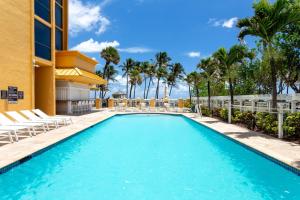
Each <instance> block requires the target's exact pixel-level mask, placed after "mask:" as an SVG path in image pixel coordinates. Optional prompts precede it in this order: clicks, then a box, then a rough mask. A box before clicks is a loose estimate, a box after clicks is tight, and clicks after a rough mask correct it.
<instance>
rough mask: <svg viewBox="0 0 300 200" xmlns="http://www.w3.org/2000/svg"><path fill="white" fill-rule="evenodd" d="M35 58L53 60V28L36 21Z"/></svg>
mask: <svg viewBox="0 0 300 200" xmlns="http://www.w3.org/2000/svg"><path fill="white" fill-rule="evenodd" d="M34 36H35V56H37V57H40V58H44V59H46V60H51V28H49V27H48V26H46V25H44V24H43V23H41V22H39V21H38V20H36V19H35V20H34Z"/></svg>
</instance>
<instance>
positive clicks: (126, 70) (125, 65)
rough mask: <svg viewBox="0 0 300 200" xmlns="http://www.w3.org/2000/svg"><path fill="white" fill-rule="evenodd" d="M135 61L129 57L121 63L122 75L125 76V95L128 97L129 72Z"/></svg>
mask: <svg viewBox="0 0 300 200" xmlns="http://www.w3.org/2000/svg"><path fill="white" fill-rule="evenodd" d="M134 64H135V61H134V60H133V59H131V58H128V59H126V61H125V62H124V63H123V65H121V66H120V67H121V68H122V71H123V77H125V76H126V97H127V98H128V82H129V72H130V70H131V69H132V68H133V66H134Z"/></svg>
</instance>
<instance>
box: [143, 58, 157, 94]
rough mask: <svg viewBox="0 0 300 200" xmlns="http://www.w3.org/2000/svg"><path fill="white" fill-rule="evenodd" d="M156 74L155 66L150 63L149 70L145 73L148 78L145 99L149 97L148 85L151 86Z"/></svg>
mask: <svg viewBox="0 0 300 200" xmlns="http://www.w3.org/2000/svg"><path fill="white" fill-rule="evenodd" d="M155 74H156V66H155V64H153V63H150V65H149V70H148V71H147V76H148V77H149V82H148V87H147V92H146V98H145V99H148V95H149V90H150V84H151V83H152V84H153V77H154V76H155Z"/></svg>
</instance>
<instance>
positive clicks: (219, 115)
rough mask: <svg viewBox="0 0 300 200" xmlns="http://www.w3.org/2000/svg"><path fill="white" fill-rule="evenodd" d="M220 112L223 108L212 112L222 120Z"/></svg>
mask: <svg viewBox="0 0 300 200" xmlns="http://www.w3.org/2000/svg"><path fill="white" fill-rule="evenodd" d="M220 112H221V108H214V109H213V110H212V115H213V116H214V117H218V118H221V114H220Z"/></svg>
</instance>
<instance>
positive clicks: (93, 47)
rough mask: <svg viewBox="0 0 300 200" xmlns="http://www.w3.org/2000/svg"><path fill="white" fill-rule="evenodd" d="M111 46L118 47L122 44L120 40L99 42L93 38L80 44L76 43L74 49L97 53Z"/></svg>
mask: <svg viewBox="0 0 300 200" xmlns="http://www.w3.org/2000/svg"><path fill="white" fill-rule="evenodd" d="M110 46H111V47H118V46H120V43H119V42H118V41H112V42H98V41H95V40H94V39H92V38H91V39H89V40H87V41H84V42H81V43H80V44H78V45H76V46H75V47H73V48H72V50H77V51H81V52H85V53H97V52H101V51H102V50H103V49H105V48H106V47H110Z"/></svg>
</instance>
